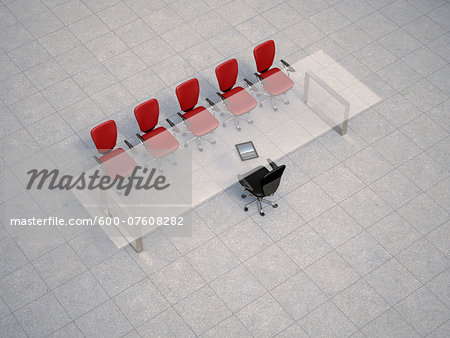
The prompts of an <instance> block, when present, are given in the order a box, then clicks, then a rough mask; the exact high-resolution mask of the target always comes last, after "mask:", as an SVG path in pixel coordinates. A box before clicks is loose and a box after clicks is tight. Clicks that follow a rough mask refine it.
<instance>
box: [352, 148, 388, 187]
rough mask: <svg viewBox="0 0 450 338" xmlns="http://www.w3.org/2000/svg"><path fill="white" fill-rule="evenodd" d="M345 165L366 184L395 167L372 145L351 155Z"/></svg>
mask: <svg viewBox="0 0 450 338" xmlns="http://www.w3.org/2000/svg"><path fill="white" fill-rule="evenodd" d="M345 165H346V167H347V168H349V169H350V170H351V171H352V172H353V173H354V174H356V175H357V176H358V177H359V178H360V179H361V180H362V181H363V182H364V183H366V184H370V183H372V182H374V181H376V180H377V179H378V178H380V177H382V176H384V175H386V174H387V173H388V172H390V171H392V170H393V169H394V167H393V166H392V165H391V164H390V163H389V162H387V161H386V160H385V159H384V158H383V157H382V156H381V155H380V154H378V153H377V152H376V151H375V150H374V149H373V148H372V147H367V148H365V149H363V150H361V151H360V152H359V153H357V154H356V155H354V156H352V157H350V158H349V159H347V160H346V161H345Z"/></svg>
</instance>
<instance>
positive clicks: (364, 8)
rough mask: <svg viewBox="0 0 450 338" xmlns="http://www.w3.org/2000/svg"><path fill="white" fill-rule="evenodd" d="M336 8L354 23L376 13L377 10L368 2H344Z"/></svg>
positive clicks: (348, 0)
mask: <svg viewBox="0 0 450 338" xmlns="http://www.w3.org/2000/svg"><path fill="white" fill-rule="evenodd" d="M335 7H336V8H337V10H339V11H340V12H341V13H344V14H345V16H346V17H348V18H349V19H350V20H352V21H356V20H358V19H361V18H363V17H366V16H368V15H369V14H372V13H373V12H375V8H373V7H372V6H371V5H370V4H369V3H368V2H366V1H358V0H344V1H341V2H338V3H337V4H336V5H335Z"/></svg>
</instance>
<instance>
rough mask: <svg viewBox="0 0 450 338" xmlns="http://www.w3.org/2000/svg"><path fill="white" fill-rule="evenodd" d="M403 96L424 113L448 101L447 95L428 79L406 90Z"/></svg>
mask: <svg viewBox="0 0 450 338" xmlns="http://www.w3.org/2000/svg"><path fill="white" fill-rule="evenodd" d="M401 94H402V95H403V96H404V97H406V98H407V99H408V100H410V101H411V102H412V103H413V104H415V105H416V106H417V107H419V108H420V109H422V110H423V111H424V112H426V111H428V110H430V109H431V108H433V107H435V106H437V105H438V104H440V103H442V102H444V101H445V100H447V99H448V97H447V95H445V93H443V92H442V91H440V90H439V89H438V88H437V87H436V86H434V85H433V84H432V83H431V82H430V81H428V80H426V79H423V80H421V81H419V82H417V83H416V84H414V85H412V86H411V87H408V88H406V89H404V90H403V91H402V92H401Z"/></svg>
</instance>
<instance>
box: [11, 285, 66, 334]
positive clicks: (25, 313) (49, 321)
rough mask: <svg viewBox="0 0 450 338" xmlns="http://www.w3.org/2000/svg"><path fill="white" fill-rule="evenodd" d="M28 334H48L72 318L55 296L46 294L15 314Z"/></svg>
mask: <svg viewBox="0 0 450 338" xmlns="http://www.w3.org/2000/svg"><path fill="white" fill-rule="evenodd" d="M14 315H15V316H16V318H17V320H18V322H19V323H20V325H21V326H22V327H23V328H24V330H25V331H26V333H27V334H28V336H33V337H36V336H47V335H48V334H50V333H52V332H53V331H55V330H57V329H59V328H60V327H62V326H64V325H66V324H67V323H69V321H70V318H69V316H68V315H67V313H66V312H65V311H64V309H63V308H62V307H61V305H59V303H58V301H57V300H56V298H55V296H54V295H52V294H51V293H47V294H46V295H45V296H43V297H41V298H39V299H37V300H36V301H34V302H33V303H30V304H28V305H27V306H25V307H23V308H22V309H20V310H18V311H17V312H16V313H15V314H14Z"/></svg>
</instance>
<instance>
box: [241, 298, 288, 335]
mask: <svg viewBox="0 0 450 338" xmlns="http://www.w3.org/2000/svg"><path fill="white" fill-rule="evenodd" d="M237 316H238V318H239V319H240V320H241V321H242V322H243V323H244V325H245V326H246V327H247V328H248V330H249V331H250V332H251V333H252V334H253V335H254V336H257V337H262V336H274V335H275V334H277V333H279V332H281V331H282V330H284V329H285V328H286V327H288V326H289V325H291V324H292V323H293V320H292V318H291V317H290V316H289V315H288V314H287V312H286V311H285V310H284V309H283V308H282V307H281V306H280V304H278V302H277V301H276V300H275V299H274V298H273V297H272V296H271V295H270V294H269V293H267V294H265V295H264V296H262V297H261V298H259V299H258V300H256V301H255V302H253V303H251V304H249V305H248V306H247V307H245V308H244V309H242V310H241V311H239V313H238V314H237Z"/></svg>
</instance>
